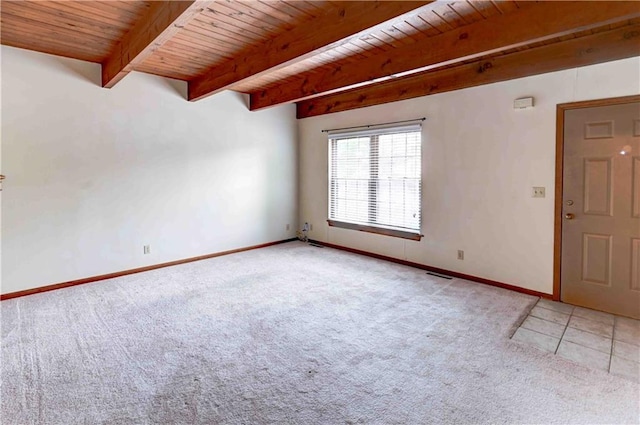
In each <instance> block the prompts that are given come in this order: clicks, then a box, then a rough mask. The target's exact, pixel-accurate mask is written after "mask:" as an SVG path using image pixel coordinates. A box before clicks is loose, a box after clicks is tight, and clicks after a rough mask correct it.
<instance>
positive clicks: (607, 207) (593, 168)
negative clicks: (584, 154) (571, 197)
mask: <svg viewBox="0 0 640 425" xmlns="http://www.w3.org/2000/svg"><path fill="white" fill-rule="evenodd" d="M583 190H584V213H585V214H596V215H611V199H612V197H611V158H585V160H584V183H583Z"/></svg>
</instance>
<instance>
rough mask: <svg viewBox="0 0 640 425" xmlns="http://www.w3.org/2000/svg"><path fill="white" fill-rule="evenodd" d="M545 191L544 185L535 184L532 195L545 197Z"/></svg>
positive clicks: (533, 196)
mask: <svg viewBox="0 0 640 425" xmlns="http://www.w3.org/2000/svg"><path fill="white" fill-rule="evenodd" d="M544 192H545V190H544V187H542V186H534V187H533V188H532V189H531V197H532V198H544V195H545V193H544Z"/></svg>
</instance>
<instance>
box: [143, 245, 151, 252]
mask: <svg viewBox="0 0 640 425" xmlns="http://www.w3.org/2000/svg"><path fill="white" fill-rule="evenodd" d="M142 253H143V254H151V245H145V246H143V247H142Z"/></svg>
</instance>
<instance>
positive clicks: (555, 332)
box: [520, 316, 565, 338]
mask: <svg viewBox="0 0 640 425" xmlns="http://www.w3.org/2000/svg"><path fill="white" fill-rule="evenodd" d="M520 326H522V327H523V328H526V329H529V330H532V331H536V332H540V333H541V334H545V335H549V336H552V337H554V338H560V337H562V334H563V333H564V329H565V326H564V325H560V324H558V323H554V322H550V321H548V320H543V319H539V318H537V317H534V316H528V317H527V318H526V320H525V321H524V322H522V325H520Z"/></svg>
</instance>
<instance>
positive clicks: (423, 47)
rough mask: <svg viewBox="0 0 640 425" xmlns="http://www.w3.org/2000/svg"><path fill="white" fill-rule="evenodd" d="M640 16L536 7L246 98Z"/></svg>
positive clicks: (343, 86)
mask: <svg viewBox="0 0 640 425" xmlns="http://www.w3.org/2000/svg"><path fill="white" fill-rule="evenodd" d="M638 16H640V7H639V6H638V3H637V2H590V3H588V4H587V3H585V2H584V1H581V2H541V3H538V4H535V5H528V6H527V7H524V8H522V9H520V10H518V11H516V12H513V13H510V14H505V15H500V16H496V17H492V18H490V19H487V20H483V21H480V22H477V23H475V24H472V25H469V26H464V27H460V28H458V29H456V30H453V31H448V32H445V33H443V34H440V35H437V36H434V37H430V38H426V39H423V40H422V41H419V42H417V43H414V44H411V45H407V46H403V47H400V48H398V49H395V50H394V51H392V52H391V53H390V54H385V55H376V56H373V57H371V58H368V59H364V60H358V61H356V62H353V63H351V64H346V65H342V66H338V67H335V69H333V70H331V71H326V72H317V73H308V74H306V75H304V76H302V77H299V78H297V79H296V80H294V81H292V82H289V83H287V84H282V85H279V86H276V87H273V88H270V89H266V90H262V91H258V92H255V93H252V94H251V102H250V108H251V110H257V109H261V108H266V107H270V106H274V105H279V104H282V103H290V102H296V101H300V100H304V99H307V98H310V97H317V96H320V95H323V94H331V93H335V92H338V91H343V90H348V89H351V88H355V87H358V86H362V85H366V84H373V83H375V82H380V81H384V80H385V79H389V78H392V77H393V76H396V77H397V76H405V75H411V74H415V73H418V72H422V71H425V70H427V69H433V68H437V67H441V66H445V65H450V64H453V63H460V62H463V61H467V60H469V59H473V58H477V57H480V56H485V55H487V54H493V53H497V52H501V51H506V50H509V49H513V48H516V47H520V46H523V45H526V44H531V43H535V42H540V41H545V40H549V39H552V38H555V37H561V36H565V35H568V34H571V33H575V32H579V31H583V30H586V29H592V28H596V27H601V26H604V25H607V24H611V23H614V22H619V21H623V20H628V19H632V18H635V17H638Z"/></svg>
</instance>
